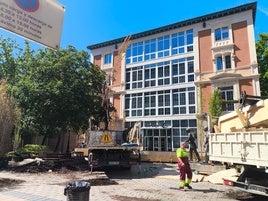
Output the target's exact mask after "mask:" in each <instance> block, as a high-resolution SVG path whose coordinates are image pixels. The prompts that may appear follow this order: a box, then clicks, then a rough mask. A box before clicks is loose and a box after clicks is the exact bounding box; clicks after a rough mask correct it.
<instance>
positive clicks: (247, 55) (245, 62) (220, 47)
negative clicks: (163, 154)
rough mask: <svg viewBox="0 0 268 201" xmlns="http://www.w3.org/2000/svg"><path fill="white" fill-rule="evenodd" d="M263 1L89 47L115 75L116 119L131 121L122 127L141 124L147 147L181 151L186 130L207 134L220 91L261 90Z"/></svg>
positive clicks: (235, 95)
mask: <svg viewBox="0 0 268 201" xmlns="http://www.w3.org/2000/svg"><path fill="white" fill-rule="evenodd" d="M256 6H257V4H256V3H250V4H244V5H241V6H238V7H235V8H230V9H227V10H223V11H219V12H215V13H211V14H207V15H204V16H201V17H196V18H194V19H189V20H185V21H182V22H177V23H174V24H170V25H166V26H163V27H159V28H156V29H152V30H148V31H144V32H142V33H137V34H133V35H131V36H130V37H122V38H119V39H114V40H110V41H106V42H102V43H98V44H94V45H90V46H88V49H90V50H91V53H92V58H93V61H92V62H93V63H95V64H97V65H98V66H100V67H101V68H102V69H103V70H104V71H106V72H107V75H109V77H110V78H112V79H110V88H111V90H112V91H113V93H112V94H110V101H111V102H112V103H113V105H114V106H115V107H116V109H117V112H116V114H115V115H114V118H115V119H116V120H117V121H116V122H123V123H122V124H116V125H117V127H120V125H123V126H121V128H120V129H124V128H128V127H130V126H131V125H132V124H133V123H135V122H137V121H140V122H141V125H142V136H143V137H142V143H143V150H148V151H174V150H175V149H176V148H177V147H179V144H180V142H181V141H183V140H185V139H186V138H187V134H186V132H185V129H186V128H188V127H190V128H192V130H193V131H195V132H197V133H198V134H199V136H200V133H202V125H200V123H199V121H200V120H199V118H200V116H202V114H205V113H206V114H208V113H209V104H208V103H209V100H210V94H211V93H212V91H213V90H214V89H215V88H219V89H220V90H221V92H222V98H223V99H227V100H237V99H239V98H240V95H241V92H242V91H246V92H247V94H252V95H260V87H259V74H258V65H257V59H256V49H255V36H254V21H255V15H256ZM128 38H130V40H126V39H128ZM124 41H125V42H124ZM234 107H235V105H234V104H229V105H228V107H225V109H226V110H233V109H234ZM201 141H203V139H201V137H199V147H201V146H200V145H201V143H200V142H201Z"/></svg>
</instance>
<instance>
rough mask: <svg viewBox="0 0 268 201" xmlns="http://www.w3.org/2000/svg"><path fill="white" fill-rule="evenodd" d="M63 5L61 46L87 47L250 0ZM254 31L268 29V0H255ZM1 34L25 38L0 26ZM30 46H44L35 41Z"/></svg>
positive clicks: (73, 0) (65, 0) (97, 0)
mask: <svg viewBox="0 0 268 201" xmlns="http://www.w3.org/2000/svg"><path fill="white" fill-rule="evenodd" d="M58 2H59V3H60V4H62V5H64V6H65V7H66V11H65V15H64V24H63V29H62V37H61V48H66V47H67V46H68V45H72V46H74V47H75V48H76V49H78V50H87V46H88V45H92V44H96V43H100V42H104V41H107V40H112V39H116V38H120V37H124V36H127V35H130V34H135V33H139V32H143V31H146V30H149V29H154V28H157V27H160V26H165V25H168V24H172V23H176V22H180V21H183V20H187V19H191V18H195V17H199V16H202V15H206V14H210V13H213V12H217V11H221V10H225V9H229V8H232V7H236V6H239V5H242V4H246V3H251V2H255V1H252V0H225V1H215V0H165V1H155V0H58ZM256 2H257V15H256V21H255V35H256V40H258V34H259V33H268V26H267V22H268V0H257V1H256ZM0 35H2V36H4V37H9V38H13V39H16V41H17V42H18V43H21V44H22V47H23V41H24V39H23V38H21V37H19V36H16V35H14V34H11V33H8V32H6V31H5V30H2V29H0ZM31 45H32V47H33V48H34V49H35V48H43V46H42V45H39V44H37V43H35V42H31Z"/></svg>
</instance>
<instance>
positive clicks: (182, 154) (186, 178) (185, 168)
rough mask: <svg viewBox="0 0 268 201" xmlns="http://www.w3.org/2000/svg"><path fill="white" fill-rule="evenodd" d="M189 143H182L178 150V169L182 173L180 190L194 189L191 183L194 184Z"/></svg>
mask: <svg viewBox="0 0 268 201" xmlns="http://www.w3.org/2000/svg"><path fill="white" fill-rule="evenodd" d="M186 146H187V143H186V142H182V143H181V146H180V148H178V149H177V150H176V155H177V158H178V169H179V171H180V183H179V190H184V187H187V188H188V189H192V187H191V186H190V183H191V182H192V176H193V174H192V169H191V167H190V164H189V159H188V157H189V152H188V151H187V149H186Z"/></svg>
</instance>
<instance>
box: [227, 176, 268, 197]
mask: <svg viewBox="0 0 268 201" xmlns="http://www.w3.org/2000/svg"><path fill="white" fill-rule="evenodd" d="M223 184H224V185H227V186H233V187H235V188H238V189H240V190H243V191H246V192H249V193H252V194H258V195H263V196H268V187H265V186H260V185H256V184H250V183H247V181H245V182H239V181H232V180H229V179H223Z"/></svg>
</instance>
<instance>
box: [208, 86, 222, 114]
mask: <svg viewBox="0 0 268 201" xmlns="http://www.w3.org/2000/svg"><path fill="white" fill-rule="evenodd" d="M209 113H210V115H211V117H212V118H218V117H219V116H220V115H221V113H222V98H221V90H220V89H215V90H214V91H213V92H212V93H211V95H210V100H209Z"/></svg>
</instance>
